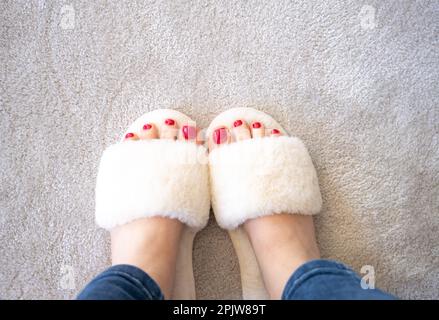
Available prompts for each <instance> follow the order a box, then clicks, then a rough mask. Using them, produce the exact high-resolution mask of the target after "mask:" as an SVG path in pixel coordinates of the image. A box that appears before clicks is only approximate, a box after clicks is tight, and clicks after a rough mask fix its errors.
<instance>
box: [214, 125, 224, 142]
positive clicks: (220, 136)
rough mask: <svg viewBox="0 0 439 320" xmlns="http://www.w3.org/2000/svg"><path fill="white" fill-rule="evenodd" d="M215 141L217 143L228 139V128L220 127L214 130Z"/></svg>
mask: <svg viewBox="0 0 439 320" xmlns="http://www.w3.org/2000/svg"><path fill="white" fill-rule="evenodd" d="M213 141H214V142H215V143H216V144H221V143H224V142H226V141H227V130H226V128H218V129H216V130H215V131H214V132H213Z"/></svg>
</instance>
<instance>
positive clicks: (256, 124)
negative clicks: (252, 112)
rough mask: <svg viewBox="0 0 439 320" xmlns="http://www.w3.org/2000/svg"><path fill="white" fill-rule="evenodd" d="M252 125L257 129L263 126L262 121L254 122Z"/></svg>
mask: <svg viewBox="0 0 439 320" xmlns="http://www.w3.org/2000/svg"><path fill="white" fill-rule="evenodd" d="M252 127H253V128H255V129H259V128H260V127H261V123H260V122H255V123H253V124H252Z"/></svg>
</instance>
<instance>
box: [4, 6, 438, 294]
mask: <svg viewBox="0 0 439 320" xmlns="http://www.w3.org/2000/svg"><path fill="white" fill-rule="evenodd" d="M0 15H1V20H0V21H1V22H0V23H1V94H0V181H1V183H0V259H1V260H0V261H1V264H0V298H4V299H11V298H18V299H35V298H44V299H53V298H56V299H69V298H72V297H74V296H75V295H76V294H77V292H78V291H79V290H80V289H81V287H82V286H83V285H84V284H85V283H86V282H87V281H89V280H90V279H91V278H92V277H93V276H94V275H96V273H97V272H99V271H101V270H103V269H104V268H106V267H107V266H108V264H109V237H108V234H107V232H105V231H104V230H100V229H98V228H97V227H96V226H95V224H94V187H95V178H96V173H97V165H98V162H99V159H100V156H101V153H102V151H103V150H104V148H105V147H106V146H108V145H110V144H112V143H115V142H116V141H117V140H118V139H119V137H120V135H121V134H122V133H123V131H124V129H125V128H126V127H127V126H128V125H129V124H130V123H131V122H132V121H134V120H135V119H136V118H137V117H139V116H140V115H142V114H143V113H145V112H147V111H149V110H153V109H156V108H175V109H177V110H179V111H182V112H184V113H186V114H187V115H189V116H190V117H192V118H193V119H195V120H197V121H198V124H199V125H200V126H202V127H206V126H207V125H208V124H209V122H210V121H211V120H212V119H213V118H214V117H215V115H216V114H218V113H219V112H221V111H224V110H227V109H228V108H230V107H239V106H253V107H255V108H258V109H260V110H262V111H265V112H267V113H269V114H270V115H272V116H273V117H274V118H275V119H276V120H278V121H279V122H280V123H281V125H282V126H283V127H284V128H285V129H287V130H288V131H289V132H290V133H291V134H294V135H297V136H298V137H300V138H301V139H303V140H304V141H305V143H306V144H307V146H308V148H309V151H310V154H311V156H312V158H313V161H314V164H315V166H316V169H317V172H318V176H319V181H320V186H321V190H322V195H323V201H324V208H323V211H322V213H321V215H319V216H318V217H317V218H316V225H317V235H318V241H319V245H320V247H321V251H322V255H323V256H324V257H326V258H332V259H339V260H342V261H343V262H345V263H347V264H349V265H351V266H352V267H353V268H354V269H355V270H356V271H358V272H360V271H361V269H362V267H363V266H366V265H369V266H373V268H374V271H375V285H376V286H377V287H380V288H382V289H384V290H388V291H390V292H391V293H393V294H395V295H397V296H399V297H401V298H426V299H433V298H435V299H438V298H439V291H438V288H439V192H438V191H439V190H438V171H439V152H438V147H439V146H438V132H439V107H438V102H439V101H438V93H439V68H438V67H439V49H438V48H439V37H438V34H439V20H438V17H439V2H438V1H427V0H426V1H423V0H422V1H406V0H395V1H375V0H370V1H300V2H299V1H284V0H281V1H258V0H256V1H236V2H235V1H178V0H177V1H173V0H169V1H165V0H155V1H96V2H95V1H44V0H39V1H24V0H23V1H12V0H11V1H5V0H2V1H1V4H0ZM194 268H195V278H196V283H197V284H196V286H197V295H198V297H199V298H205V299H216V298H231V299H238V298H240V294H241V292H240V290H241V289H240V280H239V266H238V263H237V260H236V256H235V254H234V251H233V248H232V246H231V241H230V240H229V238H228V236H227V234H226V232H224V231H223V230H221V229H219V228H218V226H217V225H216V223H215V222H214V219H213V217H212V216H211V219H210V223H209V225H208V227H207V228H206V229H204V230H203V231H202V232H201V233H200V234H199V235H198V236H197V238H196V240H195V246H194ZM364 270H366V269H363V271H364ZM369 274H370V273H369Z"/></svg>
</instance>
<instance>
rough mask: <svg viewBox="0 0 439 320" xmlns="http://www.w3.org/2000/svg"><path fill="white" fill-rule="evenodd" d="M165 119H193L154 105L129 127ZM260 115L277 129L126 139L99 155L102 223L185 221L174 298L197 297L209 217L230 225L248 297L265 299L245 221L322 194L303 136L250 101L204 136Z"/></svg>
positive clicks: (316, 205)
mask: <svg viewBox="0 0 439 320" xmlns="http://www.w3.org/2000/svg"><path fill="white" fill-rule="evenodd" d="M165 119H174V120H175V122H176V127H178V128H182V127H183V126H185V125H190V126H193V125H194V124H195V121H193V120H192V119H190V118H189V117H187V116H186V115H184V114H182V113H180V112H178V111H175V110H170V109H161V110H155V111H152V112H150V113H147V114H145V115H143V116H142V117H140V118H139V119H137V120H136V121H135V122H134V123H133V124H132V125H131V126H130V128H129V129H128V130H127V133H128V132H141V131H142V130H143V128H144V125H145V124H150V123H153V124H155V125H156V127H157V129H158V130H160V125H161V124H162V123H164V121H165ZM237 119H241V120H242V121H246V122H247V123H255V122H259V123H263V124H264V126H265V128H267V129H269V128H276V129H277V130H279V131H280V133H281V135H280V136H276V137H273V136H264V137H262V138H259V139H247V140H242V141H237V142H234V143H230V144H225V145H222V146H220V147H217V148H214V149H213V150H212V151H211V152H210V153H209V154H208V153H207V149H206V147H205V146H204V145H200V144H197V143H188V142H187V141H185V140H173V139H172V140H170V139H148V140H137V141H125V142H123V143H118V144H115V145H112V146H110V147H108V148H107V149H106V150H105V152H104V154H103V156H102V159H101V162H100V167H99V172H98V177H97V186H96V221H97V224H98V225H99V226H101V227H103V228H105V229H111V228H113V227H115V226H117V225H123V224H125V223H128V222H130V221H132V220H135V219H139V218H144V217H153V216H162V217H169V218H174V219H178V220H180V221H181V222H183V223H184V224H185V229H184V232H183V238H182V241H181V243H180V249H179V254H178V259H177V268H176V270H177V272H176V278H175V284H174V289H173V293H172V298H173V299H195V297H196V296H195V281H194V276H193V270H192V246H193V240H194V237H195V234H196V233H197V232H198V231H199V230H201V229H202V228H204V227H205V226H206V224H207V221H208V219H209V211H210V204H211V203H212V208H213V211H214V214H215V217H216V220H217V222H218V224H219V226H221V227H222V228H225V229H227V230H229V234H230V237H231V239H232V242H233V245H234V247H235V250H236V253H237V256H238V259H239V264H240V270H241V283H242V292H243V298H244V299H266V298H268V294H267V291H266V289H265V287H264V283H263V280H262V278H261V273H260V270H259V267H258V263H257V260H256V257H255V254H254V251H253V249H252V246H251V243H250V241H249V239H248V237H247V235H246V233H245V232H244V231H243V229H242V227H241V226H242V224H243V223H244V222H245V221H247V220H248V219H253V218H257V217H261V216H266V215H273V214H279V213H290V214H304V215H310V214H316V213H318V212H319V211H320V209H321V205H322V199H321V195H320V189H319V184H318V179H317V174H316V171H315V169H314V165H313V163H312V160H311V158H310V156H309V154H308V151H307V149H306V147H305V145H304V144H303V143H302V141H301V140H300V139H298V138H295V137H289V136H288V135H287V132H286V131H285V130H284V129H282V127H281V126H280V125H279V123H277V122H276V121H275V120H274V119H273V118H272V117H270V116H269V115H267V114H265V113H263V112H260V111H258V110H255V109H253V108H233V109H230V110H227V111H225V112H223V113H222V114H220V115H218V116H217V117H216V118H215V119H214V120H213V121H212V123H211V124H210V125H209V127H208V128H207V131H206V136H207V137H211V135H212V134H213V132H214V130H215V129H217V128H219V127H221V126H224V127H228V128H232V127H233V123H234V121H236V120H237Z"/></svg>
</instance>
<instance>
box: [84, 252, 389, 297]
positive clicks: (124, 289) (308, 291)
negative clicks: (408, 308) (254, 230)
mask: <svg viewBox="0 0 439 320" xmlns="http://www.w3.org/2000/svg"><path fill="white" fill-rule="evenodd" d="M163 298H164V297H163V293H162V292H161V290H160V288H159V286H158V285H157V283H156V282H155V281H154V280H153V279H152V278H151V277H150V276H149V275H148V274H146V273H145V272H144V271H142V270H140V269H139V268H137V267H134V266H130V265H116V266H113V267H111V268H109V269H107V270H106V271H104V272H102V273H101V274H100V275H98V276H97V277H96V278H94V279H93V280H92V281H91V282H90V283H89V284H88V285H87V286H86V287H85V288H84V289H83V290H82V292H81V293H80V294H79V295H78V299H79V300H88V299H91V300H163ZM282 299H283V300H313V299H317V300H329V299H331V300H337V299H349V300H351V299H352V300H356V299H361V300H363V299H364V300H378V299H379V300H383V299H384V300H392V299H395V297H393V296H391V295H390V294H388V293H385V292H383V291H381V290H379V289H363V288H362V287H361V279H360V277H359V276H358V275H357V274H356V273H355V272H354V271H352V270H351V269H349V268H348V267H346V266H345V265H343V264H341V263H339V262H335V261H330V260H313V261H309V262H307V263H305V264H303V265H302V266H300V267H299V268H298V269H297V270H296V271H295V272H294V273H293V274H292V276H291V277H290V279H289V280H288V282H287V284H286V286H285V289H284V292H283V294H282Z"/></svg>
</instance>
